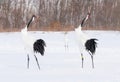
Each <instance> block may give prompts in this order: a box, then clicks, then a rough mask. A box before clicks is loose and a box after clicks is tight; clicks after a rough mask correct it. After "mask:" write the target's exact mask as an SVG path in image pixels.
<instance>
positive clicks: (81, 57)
mask: <svg viewBox="0 0 120 82" xmlns="http://www.w3.org/2000/svg"><path fill="white" fill-rule="evenodd" d="M81 59H82V68H83V62H84V57H83V54H82V53H81Z"/></svg>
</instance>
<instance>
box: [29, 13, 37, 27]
mask: <svg viewBox="0 0 120 82" xmlns="http://www.w3.org/2000/svg"><path fill="white" fill-rule="evenodd" d="M34 17H35V15H33V16H32V18H31V19H30V21H29V22H28V24H27V28H28V27H29V26H30V24H31V22H32V21H33V20H34Z"/></svg>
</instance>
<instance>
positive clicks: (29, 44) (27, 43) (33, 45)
mask: <svg viewBox="0 0 120 82" xmlns="http://www.w3.org/2000/svg"><path fill="white" fill-rule="evenodd" d="M35 18H36V16H35V15H33V16H32V18H31V20H30V21H29V22H28V24H27V25H26V26H25V27H24V28H23V29H22V30H21V34H22V39H23V42H24V47H25V50H26V52H27V61H28V62H27V67H28V68H29V61H30V58H29V55H30V52H32V53H33V55H34V57H35V59H36V62H37V65H38V68H39V69H40V66H39V62H38V59H37V56H36V54H35V53H40V54H41V55H42V56H43V55H44V51H45V48H44V47H45V46H46V44H45V42H44V40H42V39H37V40H36V39H35V38H33V37H31V36H30V35H29V34H28V27H29V25H30V23H31V22H33V21H34V20H35Z"/></svg>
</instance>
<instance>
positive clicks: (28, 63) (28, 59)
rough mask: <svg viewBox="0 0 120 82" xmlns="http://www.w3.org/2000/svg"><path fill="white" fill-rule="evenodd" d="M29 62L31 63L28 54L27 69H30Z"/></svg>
mask: <svg viewBox="0 0 120 82" xmlns="http://www.w3.org/2000/svg"><path fill="white" fill-rule="evenodd" d="M29 61H30V58H29V54H27V68H28V69H29Z"/></svg>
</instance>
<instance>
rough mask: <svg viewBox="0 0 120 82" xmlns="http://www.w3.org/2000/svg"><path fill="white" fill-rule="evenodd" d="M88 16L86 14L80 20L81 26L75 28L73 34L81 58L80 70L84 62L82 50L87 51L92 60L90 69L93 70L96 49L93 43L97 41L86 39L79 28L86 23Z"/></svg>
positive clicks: (95, 44)
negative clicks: (74, 34)
mask: <svg viewBox="0 0 120 82" xmlns="http://www.w3.org/2000/svg"><path fill="white" fill-rule="evenodd" d="M89 16H90V12H89V13H88V14H87V16H86V17H85V18H84V19H83V20H82V22H81V24H80V25H79V27H77V28H75V33H76V37H77V41H78V46H79V50H80V53H81V58H82V68H83V61H84V57H83V50H85V49H86V51H88V53H89V54H90V56H91V59H92V67H93V68H94V62H93V55H94V53H95V50H96V47H97V43H96V42H95V41H96V40H97V39H95V38H92V39H91V38H88V37H87V36H86V35H85V34H84V33H83V32H82V31H81V28H82V27H83V24H84V22H85V21H87V19H88V18H89Z"/></svg>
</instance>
